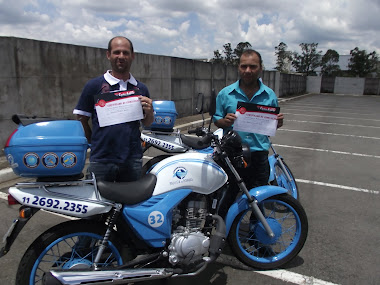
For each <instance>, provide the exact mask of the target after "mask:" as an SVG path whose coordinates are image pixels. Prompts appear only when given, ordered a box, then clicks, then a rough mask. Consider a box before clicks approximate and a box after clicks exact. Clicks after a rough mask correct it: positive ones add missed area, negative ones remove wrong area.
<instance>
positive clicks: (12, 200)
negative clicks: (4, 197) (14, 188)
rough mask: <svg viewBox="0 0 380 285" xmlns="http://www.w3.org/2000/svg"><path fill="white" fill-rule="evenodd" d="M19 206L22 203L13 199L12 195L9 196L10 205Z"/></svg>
mask: <svg viewBox="0 0 380 285" xmlns="http://www.w3.org/2000/svg"><path fill="white" fill-rule="evenodd" d="M17 204H20V203H19V202H18V201H17V200H16V199H15V198H13V196H12V195H11V194H8V205H9V206H12V205H17Z"/></svg>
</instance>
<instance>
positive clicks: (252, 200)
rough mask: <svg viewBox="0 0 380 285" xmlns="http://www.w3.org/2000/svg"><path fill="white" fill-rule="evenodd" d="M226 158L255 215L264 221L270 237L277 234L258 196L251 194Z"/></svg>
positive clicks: (226, 158) (263, 223)
mask: <svg viewBox="0 0 380 285" xmlns="http://www.w3.org/2000/svg"><path fill="white" fill-rule="evenodd" d="M224 159H225V162H226V163H227V166H228V167H229V168H230V169H231V171H232V173H233V175H234V176H235V178H236V181H237V183H238V186H239V188H240V190H242V191H243V193H244V194H245V195H246V196H247V199H248V202H249V204H250V205H251V207H252V211H253V213H254V215H255V216H256V218H257V219H258V220H259V221H260V222H261V223H262V225H263V226H264V229H265V231H266V232H267V234H268V236H269V237H270V238H273V237H274V236H275V235H274V233H273V231H272V229H271V228H270V226H269V224H268V222H267V220H266V219H265V217H264V215H263V213H262V212H261V210H260V208H259V206H258V205H257V200H256V198H255V197H253V196H251V194H250V193H249V191H248V189H247V186H246V185H245V183H244V181H243V179H242V178H241V177H240V175H239V173H238V172H237V171H236V169H235V167H234V166H233V165H232V163H231V160H230V159H229V158H228V157H227V156H226V157H225V158H224Z"/></svg>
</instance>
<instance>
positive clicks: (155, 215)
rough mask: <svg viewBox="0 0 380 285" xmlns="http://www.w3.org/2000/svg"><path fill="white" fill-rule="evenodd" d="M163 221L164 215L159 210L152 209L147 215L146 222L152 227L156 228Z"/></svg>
mask: <svg viewBox="0 0 380 285" xmlns="http://www.w3.org/2000/svg"><path fill="white" fill-rule="evenodd" d="M163 223H164V215H163V214H162V213H161V212H160V211H153V212H152V213H150V214H149V216H148V224H149V225H150V226H151V227H153V228H158V227H160V226H162V224H163Z"/></svg>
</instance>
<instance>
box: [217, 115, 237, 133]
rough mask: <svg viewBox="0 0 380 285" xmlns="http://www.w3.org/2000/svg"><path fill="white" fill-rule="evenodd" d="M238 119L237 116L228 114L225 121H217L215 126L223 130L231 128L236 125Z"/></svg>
mask: <svg viewBox="0 0 380 285" xmlns="http://www.w3.org/2000/svg"><path fill="white" fill-rule="evenodd" d="M236 118H237V117H236V115H235V114H233V113H228V114H227V115H226V116H225V117H224V118H223V119H220V120H218V121H216V122H215V126H217V127H218V128H222V129H225V128H229V127H231V126H232V125H233V124H234V122H235V120H236Z"/></svg>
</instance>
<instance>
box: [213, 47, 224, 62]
mask: <svg viewBox="0 0 380 285" xmlns="http://www.w3.org/2000/svg"><path fill="white" fill-rule="evenodd" d="M212 62H215V63H223V56H222V54H221V53H220V51H219V50H218V49H217V50H214V58H213V59H212Z"/></svg>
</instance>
